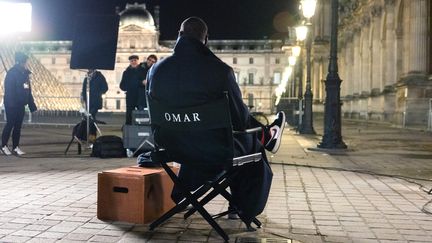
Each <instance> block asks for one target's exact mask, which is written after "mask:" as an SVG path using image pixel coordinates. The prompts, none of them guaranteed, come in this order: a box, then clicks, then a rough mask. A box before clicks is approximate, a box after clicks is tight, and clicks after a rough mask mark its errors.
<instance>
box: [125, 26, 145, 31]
mask: <svg viewBox="0 0 432 243" xmlns="http://www.w3.org/2000/svg"><path fill="white" fill-rule="evenodd" d="M143 29H144V28H142V27H140V26H138V25H128V26H125V27H120V31H127V32H135V31H142V30H143Z"/></svg>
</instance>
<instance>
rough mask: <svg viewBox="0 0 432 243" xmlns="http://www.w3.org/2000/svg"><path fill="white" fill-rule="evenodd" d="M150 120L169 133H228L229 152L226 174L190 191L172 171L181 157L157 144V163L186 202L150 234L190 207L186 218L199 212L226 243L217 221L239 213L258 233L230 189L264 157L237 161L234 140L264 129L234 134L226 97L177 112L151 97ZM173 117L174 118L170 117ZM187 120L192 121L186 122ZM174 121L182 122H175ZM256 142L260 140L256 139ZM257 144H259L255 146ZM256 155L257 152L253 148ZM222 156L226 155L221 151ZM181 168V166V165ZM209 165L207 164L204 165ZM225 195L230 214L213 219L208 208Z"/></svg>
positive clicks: (227, 212)
mask: <svg viewBox="0 0 432 243" xmlns="http://www.w3.org/2000/svg"><path fill="white" fill-rule="evenodd" d="M147 99H148V103H147V104H148V105H149V111H150V120H151V124H152V126H154V127H156V128H157V129H158V130H159V131H160V130H163V129H167V130H168V131H187V132H190V133H194V132H200V131H203V130H212V129H218V130H221V131H223V132H224V133H225V137H226V142H225V144H224V145H225V146H226V148H228V149H226V150H224V151H228V152H227V153H226V156H225V161H223V162H226V163H222V164H225V165H226V166H222V167H224V168H223V170H222V172H221V173H219V174H218V175H216V176H215V177H214V178H213V179H212V180H210V181H206V182H205V183H204V184H202V185H201V186H200V187H198V189H196V190H195V191H189V190H188V189H187V187H186V186H185V185H184V184H183V183H182V181H181V180H179V178H178V177H177V175H176V174H175V173H174V172H173V171H172V170H171V168H170V167H169V165H168V163H169V162H173V161H175V162H179V161H182V159H181V158H179V156H178V154H175V153H172V151H169V150H168V149H165V148H162V147H159V146H158V144H157V143H156V144H155V145H156V148H155V151H154V152H152V160H153V162H159V163H160V164H161V165H162V167H163V168H164V169H165V171H166V172H167V174H168V175H169V176H170V178H171V179H172V181H173V182H174V184H175V186H176V187H177V188H179V191H180V193H181V194H182V196H183V200H181V201H180V202H178V203H177V204H176V206H174V207H173V208H172V209H171V210H169V211H168V212H167V213H165V214H164V215H163V216H161V217H160V218H159V219H157V220H156V221H154V222H153V223H151V224H150V230H153V229H154V228H156V227H157V226H159V225H160V224H162V223H163V222H165V221H166V220H168V219H169V218H171V217H172V216H173V215H175V214H177V213H180V212H184V211H185V209H187V207H188V206H189V205H192V207H191V208H190V209H189V208H188V209H189V210H186V213H185V214H184V218H185V219H186V218H188V217H189V216H191V215H192V214H193V213H195V212H197V211H198V213H199V214H201V215H202V217H203V218H204V219H205V220H206V221H207V222H208V223H209V224H210V225H211V226H212V227H213V228H214V229H215V230H216V232H217V233H218V234H219V235H220V236H221V237H222V238H223V239H224V240H225V241H228V240H229V237H228V235H227V234H226V233H225V231H224V230H223V229H222V228H221V227H220V226H219V224H218V223H217V222H216V221H215V219H217V218H219V217H222V216H225V215H228V214H230V213H236V214H237V215H238V216H239V218H240V219H241V220H242V221H243V222H244V223H245V224H246V228H247V230H249V231H253V230H255V229H254V228H253V227H252V226H251V222H250V219H247V217H246V216H245V215H243V214H242V211H241V209H240V208H238V207H237V205H236V203H235V202H234V200H233V197H232V195H231V193H230V192H228V191H227V190H226V189H227V187H229V186H230V183H231V182H232V180H233V178H234V177H235V176H237V174H238V168H239V167H241V166H243V165H245V164H249V163H255V162H259V161H260V160H262V154H261V153H260V152H256V153H252V154H247V155H244V156H241V157H234V143H235V142H234V138H233V134H252V135H253V136H256V134H257V133H259V132H261V129H262V128H261V127H257V128H252V129H248V130H246V131H233V130H232V125H231V117H230V113H229V110H230V109H229V104H228V98H227V96H226V94H225V95H224V97H222V98H220V99H218V100H215V101H213V102H211V103H207V104H203V105H200V106H195V107H186V108H174V107H169V106H166V105H164V104H162V103H160V102H158V101H157V100H155V99H152V98H151V97H150V96H148V95H147ZM170 116H171V117H170ZM185 116H187V117H188V118H185ZM173 117H177V118H180V120H179V119H173ZM255 138H256V137H255ZM254 144H255V143H254ZM253 151H257V150H256V148H255V147H254V148H253ZM221 153H223V152H222V151H221ZM179 163H180V164H181V162H179ZM202 163H206V161H202ZM218 195H221V196H222V197H224V198H225V199H226V200H227V201H228V202H229V205H230V207H229V210H228V211H226V212H222V213H219V214H217V215H210V214H209V212H208V211H207V210H206V209H205V208H204V206H205V205H206V204H207V203H209V202H211V200H212V199H213V198H215V197H216V196H218ZM252 222H253V223H254V224H255V225H256V226H258V227H260V226H261V222H260V221H258V219H256V218H255V217H253V219H252Z"/></svg>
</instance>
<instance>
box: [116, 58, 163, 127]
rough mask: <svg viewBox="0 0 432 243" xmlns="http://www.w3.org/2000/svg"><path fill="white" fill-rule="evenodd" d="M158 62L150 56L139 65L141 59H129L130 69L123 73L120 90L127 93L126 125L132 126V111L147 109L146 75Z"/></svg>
mask: <svg viewBox="0 0 432 243" xmlns="http://www.w3.org/2000/svg"><path fill="white" fill-rule="evenodd" d="M156 60H157V58H156V56H155V55H150V56H149V57H148V58H147V61H146V62H145V63H139V57H138V56H137V55H132V56H130V57H129V64H130V65H129V67H127V68H126V70H125V71H124V72H123V75H122V79H121V81H120V89H121V90H123V91H125V92H126V121H125V124H126V125H131V124H132V111H133V110H135V109H139V110H142V109H144V108H145V107H147V102H146V99H145V85H146V75H147V72H148V70H149V69H150V67H151V66H152V65H153V63H155V62H156Z"/></svg>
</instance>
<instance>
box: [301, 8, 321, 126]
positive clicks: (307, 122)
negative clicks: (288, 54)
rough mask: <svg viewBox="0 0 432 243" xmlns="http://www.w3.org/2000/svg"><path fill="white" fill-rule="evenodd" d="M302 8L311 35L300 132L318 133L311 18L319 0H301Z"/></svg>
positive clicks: (309, 37)
mask: <svg viewBox="0 0 432 243" xmlns="http://www.w3.org/2000/svg"><path fill="white" fill-rule="evenodd" d="M300 4H301V5H300V8H301V10H302V13H303V16H304V17H305V18H306V20H307V22H306V27H307V28H308V30H309V35H307V38H306V91H305V94H304V101H305V107H304V115H303V116H304V117H303V118H304V119H303V123H302V126H301V127H300V133H302V134H316V133H315V130H314V128H313V117H312V98H313V94H312V89H311V49H312V28H311V26H312V23H311V22H310V19H311V18H312V16H313V15H314V13H315V8H316V4H317V0H301V1H300Z"/></svg>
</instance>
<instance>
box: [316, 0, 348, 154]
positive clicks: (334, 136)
mask: <svg viewBox="0 0 432 243" xmlns="http://www.w3.org/2000/svg"><path fill="white" fill-rule="evenodd" d="M338 8H339V1H338V0H332V2H331V13H332V15H331V17H332V18H331V36H330V61H329V67H328V74H327V78H326V81H325V86H326V99H325V106H324V135H323V137H322V141H321V143H320V144H318V147H319V148H327V149H346V148H347V146H346V144H345V143H344V142H343V141H342V132H341V130H342V128H341V102H340V85H341V82H342V80H341V79H340V78H339V74H338V65H337V35H338V33H337V32H338V29H337V27H338V26H337V25H338V21H339V15H338Z"/></svg>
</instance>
